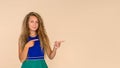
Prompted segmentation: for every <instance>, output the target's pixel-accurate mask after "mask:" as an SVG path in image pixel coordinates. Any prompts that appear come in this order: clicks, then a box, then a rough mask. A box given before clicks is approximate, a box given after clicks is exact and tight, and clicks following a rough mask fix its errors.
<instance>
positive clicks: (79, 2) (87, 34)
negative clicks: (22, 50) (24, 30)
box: [0, 0, 120, 68]
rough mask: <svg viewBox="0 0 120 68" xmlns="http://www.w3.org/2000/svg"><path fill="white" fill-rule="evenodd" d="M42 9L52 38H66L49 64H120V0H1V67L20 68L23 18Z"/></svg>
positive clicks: (94, 67)
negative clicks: (19, 53) (19, 41)
mask: <svg viewBox="0 0 120 68" xmlns="http://www.w3.org/2000/svg"><path fill="white" fill-rule="evenodd" d="M31 11H34V12H37V13H39V14H40V15H41V16H42V18H43V20H44V25H45V28H46V31H47V34H48V36H49V38H50V42H51V47H52V48H53V44H54V41H56V40H65V42H64V43H63V44H62V45H61V47H60V48H59V49H58V51H57V55H56V57H55V58H54V59H53V60H49V59H48V57H46V62H47V64H48V67H49V68H120V27H119V26H120V1H119V0H0V68H20V66H21V63H20V61H19V59H18V38H19V35H20V32H21V25H22V21H23V18H24V16H25V15H26V14H28V13H29V12H31Z"/></svg>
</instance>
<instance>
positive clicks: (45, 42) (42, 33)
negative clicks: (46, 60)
mask: <svg viewBox="0 0 120 68" xmlns="http://www.w3.org/2000/svg"><path fill="white" fill-rule="evenodd" d="M30 16H35V17H36V18H37V19H38V29H37V30H36V33H37V34H38V36H39V40H40V45H41V48H43V49H44V50H46V49H47V48H49V47H50V43H49V38H48V36H47V32H46V30H45V27H44V24H43V20H42V18H41V16H40V15H39V14H38V13H36V12H30V13H28V14H27V15H26V16H25V18H24V20H23V24H22V31H21V34H20V37H19V45H20V46H22V49H23V48H24V47H25V44H26V43H27V39H28V37H29V35H30V30H29V27H28V21H29V18H30Z"/></svg>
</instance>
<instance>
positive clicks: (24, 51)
mask: <svg viewBox="0 0 120 68" xmlns="http://www.w3.org/2000/svg"><path fill="white" fill-rule="evenodd" d="M28 50H29V48H28V47H27V46H25V47H24V49H22V47H21V46H20V45H19V60H20V62H23V61H25V60H26V58H27V54H28Z"/></svg>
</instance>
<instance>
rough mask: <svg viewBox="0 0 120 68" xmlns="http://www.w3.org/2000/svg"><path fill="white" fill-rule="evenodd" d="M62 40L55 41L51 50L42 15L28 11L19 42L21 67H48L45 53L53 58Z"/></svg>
mask: <svg viewBox="0 0 120 68" xmlns="http://www.w3.org/2000/svg"><path fill="white" fill-rule="evenodd" d="M62 42H63V41H55V43H54V48H53V50H51V48H50V42H49V38H48V36H47V33H46V31H45V28H44V24H43V20H42V18H41V16H40V15H39V14H38V13H36V12H30V13H28V14H27V15H26V16H25V18H24V20H23V24H22V32H21V35H20V37H19V43H18V45H19V49H18V50H19V59H20V61H21V62H22V66H21V68H48V66H47V64H46V62H45V60H44V54H47V56H48V57H49V59H53V58H54V57H55V55H56V51H57V48H59V47H60V44H61V43H62Z"/></svg>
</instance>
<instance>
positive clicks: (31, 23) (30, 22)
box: [28, 16, 38, 31]
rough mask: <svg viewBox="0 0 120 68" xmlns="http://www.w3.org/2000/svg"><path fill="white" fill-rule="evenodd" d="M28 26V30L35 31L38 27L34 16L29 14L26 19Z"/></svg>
mask: <svg viewBox="0 0 120 68" xmlns="http://www.w3.org/2000/svg"><path fill="white" fill-rule="evenodd" d="M28 26H29V29H30V31H36V30H37V29H38V19H37V17H35V16H30V17H29V20H28Z"/></svg>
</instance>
